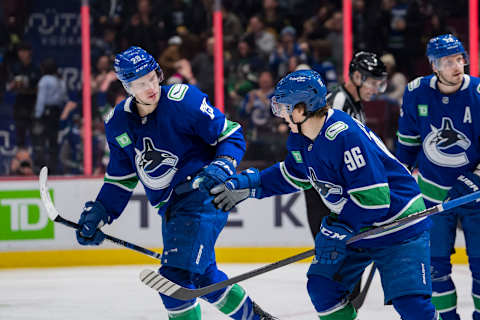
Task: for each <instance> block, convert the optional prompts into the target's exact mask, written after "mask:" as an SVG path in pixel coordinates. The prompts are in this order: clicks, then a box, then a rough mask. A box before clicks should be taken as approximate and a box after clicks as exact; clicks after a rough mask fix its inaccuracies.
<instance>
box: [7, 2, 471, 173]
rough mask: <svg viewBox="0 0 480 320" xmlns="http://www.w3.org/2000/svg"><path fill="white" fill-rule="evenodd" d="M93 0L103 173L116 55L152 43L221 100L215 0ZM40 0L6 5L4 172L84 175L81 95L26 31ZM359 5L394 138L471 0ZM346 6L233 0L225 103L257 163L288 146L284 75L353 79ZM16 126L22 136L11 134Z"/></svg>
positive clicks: (359, 34) (94, 84)
mask: <svg viewBox="0 0 480 320" xmlns="http://www.w3.org/2000/svg"><path fill="white" fill-rule="evenodd" d="M79 2H80V1H79ZM89 2H90V13H91V60H92V81H91V83H90V85H91V89H92V91H91V92H92V115H93V121H92V132H93V166H94V168H93V169H94V174H103V172H104V170H105V164H106V159H108V150H107V149H106V143H105V136H104V128H103V121H102V117H103V115H105V114H106V113H107V112H108V111H109V110H110V109H111V108H112V107H114V106H115V105H116V104H117V103H118V102H120V101H122V100H123V99H125V97H126V92H125V91H124V89H123V87H122V85H121V84H120V82H119V81H118V80H117V78H116V76H115V73H114V72H113V70H112V69H113V68H112V65H113V57H114V55H115V54H116V53H118V52H120V51H122V50H125V49H126V48H128V47H129V46H131V45H137V46H140V47H142V48H144V49H145V50H147V51H148V52H150V53H151V54H152V55H154V56H155V57H157V59H158V62H159V64H160V66H161V67H162V69H163V72H164V73H165V81H164V84H173V83H187V84H192V85H196V86H198V87H199V88H200V89H201V90H202V91H204V92H205V93H207V94H208V95H209V97H210V100H211V101H212V103H213V101H214V78H213V74H214V73H213V47H214V41H215V40H214V37H213V33H212V25H213V23H212V21H213V2H214V1H213V0H171V1H166V0H115V1H114V0H111V1H110V0H90V1H89ZM29 3H30V1H28V0H3V1H2V3H1V4H0V119H5V118H7V117H11V119H12V125H10V126H9V127H7V128H3V127H0V175H3V176H5V175H32V174H36V173H38V171H39V167H40V166H41V165H46V164H47V165H49V168H50V169H51V170H52V171H53V173H54V174H83V143H82V135H81V128H82V116H81V115H82V110H81V102H79V100H78V99H77V100H75V99H72V97H71V96H69V95H68V94H67V92H66V89H65V83H64V79H62V72H61V70H59V69H58V67H57V65H56V62H55V61H54V60H53V59H46V60H45V61H43V62H42V63H40V64H39V65H36V64H35V63H33V62H32V61H33V60H32V56H33V55H35V50H36V48H35V47H33V46H32V45H31V44H29V43H28V42H27V41H25V39H24V37H23V35H24V30H25V26H26V23H27V21H28V19H29ZM367 3H368V5H367ZM352 4H353V30H354V37H353V39H354V43H353V44H354V50H355V51H358V50H368V51H373V52H376V53H379V54H381V55H382V60H383V61H384V63H385V64H386V65H387V68H388V71H389V78H388V88H387V91H386V92H385V93H384V94H382V95H380V96H378V97H376V101H374V102H372V103H371V104H367V106H366V111H367V123H368V124H369V125H370V126H371V127H372V128H373V129H374V130H375V131H376V132H377V133H378V134H379V135H380V136H381V137H382V138H383V139H384V140H385V142H386V143H387V146H388V147H389V148H391V149H393V148H395V140H396V139H395V131H396V121H397V118H398V113H399V106H400V105H401V102H402V95H403V90H404V88H405V85H406V83H407V82H408V81H410V80H412V79H414V78H416V77H417V76H420V75H423V74H426V73H429V72H430V71H429V65H428V62H427V59H426V58H425V47H426V42H427V40H428V39H429V38H430V37H432V36H434V35H439V34H443V33H448V32H450V33H454V34H456V35H457V36H458V37H459V38H460V39H461V40H463V41H464V43H467V42H466V41H465V40H466V39H467V36H468V29H467V23H468V20H467V12H468V10H467V1H466V0H459V1H455V2H452V1H448V0H437V1H432V0H430V1H427V0H368V1H367V0H352ZM341 6H342V1H340V0H337V1H332V0H319V1H311V0H229V1H223V7H222V14H223V33H224V34H223V48H224V72H225V113H226V114H227V116H228V117H229V119H231V120H234V121H237V122H239V123H241V124H242V126H243V128H244V133H245V137H246V139H247V143H248V145H247V153H246V155H245V159H244V160H245V163H246V164H245V166H247V165H249V164H251V162H256V163H255V165H256V166H257V167H258V166H259V167H264V166H267V165H270V164H271V163H273V162H276V161H279V160H282V159H283V157H284V156H285V154H284V152H285V150H284V149H285V148H284V145H285V141H286V137H287V135H288V128H287V126H286V125H285V124H284V123H283V122H282V121H281V119H279V118H275V117H274V116H273V115H272V113H271V111H270V102H269V99H270V97H271V95H272V92H273V88H274V85H275V83H276V81H277V80H278V79H279V78H281V77H282V76H284V75H285V74H287V73H289V72H292V71H294V70H298V69H302V68H303V69H314V70H316V71H318V72H319V73H320V74H321V76H322V78H323V79H324V80H325V82H326V84H327V87H328V88H329V89H332V88H333V87H335V86H336V85H338V84H340V83H342V82H343V79H342V73H343V43H342V7H341ZM79 55H80V52H79ZM79 96H81V94H79ZM9 132H10V134H12V135H13V136H14V139H10V140H8V139H6V138H5V135H6V134H7V133H9ZM2 139H3V140H2ZM12 141H13V142H12ZM46 150H48V152H46Z"/></svg>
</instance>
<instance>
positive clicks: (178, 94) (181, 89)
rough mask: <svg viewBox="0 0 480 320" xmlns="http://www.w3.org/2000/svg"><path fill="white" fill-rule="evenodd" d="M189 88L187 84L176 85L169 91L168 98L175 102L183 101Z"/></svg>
mask: <svg viewBox="0 0 480 320" xmlns="http://www.w3.org/2000/svg"><path fill="white" fill-rule="evenodd" d="M188 88H189V87H188V85H186V84H174V85H172V86H171V87H170V89H169V90H168V93H167V98H168V99H170V100H173V101H182V100H183V98H185V94H186V93H187V90H188Z"/></svg>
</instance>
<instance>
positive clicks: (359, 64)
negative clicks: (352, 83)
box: [349, 51, 387, 80]
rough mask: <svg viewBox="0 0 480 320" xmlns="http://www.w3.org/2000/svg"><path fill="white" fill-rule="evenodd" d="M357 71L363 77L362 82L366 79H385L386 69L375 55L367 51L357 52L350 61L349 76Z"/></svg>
mask: <svg viewBox="0 0 480 320" xmlns="http://www.w3.org/2000/svg"><path fill="white" fill-rule="evenodd" d="M355 71H358V72H360V74H361V75H362V76H363V78H364V79H363V80H365V79H366V78H367V77H370V78H375V79H383V78H386V77H387V68H386V67H385V64H384V63H383V62H382V60H380V57H378V55H377V54H375V53H373V52H367V51H359V52H357V53H356V54H355V55H354V56H353V58H352V60H351V61H350V68H349V74H350V77H351V76H352V74H353V73H354V72H355Z"/></svg>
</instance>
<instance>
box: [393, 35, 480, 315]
mask: <svg viewBox="0 0 480 320" xmlns="http://www.w3.org/2000/svg"><path fill="white" fill-rule="evenodd" d="M427 57H428V60H429V61H430V63H431V66H432V69H433V74H432V75H429V76H426V77H419V78H417V79H415V80H413V81H412V82H410V83H409V84H408V85H407V88H406V90H405V93H404V96H403V106H402V110H401V113H400V119H399V125H398V142H399V143H398V146H397V156H398V159H399V160H400V161H401V162H403V163H404V164H405V165H407V166H410V167H413V166H414V165H417V166H418V184H419V185H420V189H421V191H422V193H423V198H424V199H425V203H426V205H427V206H431V205H436V204H439V203H441V202H442V201H445V200H446V199H453V198H456V197H458V196H461V195H464V194H467V193H469V192H472V191H475V190H478V188H480V177H479V175H480V170H479V169H480V166H479V162H480V153H479V148H480V144H479V137H480V81H479V79H478V78H474V77H471V76H469V75H466V74H464V67H465V66H466V65H467V64H468V56H467V53H466V52H465V49H464V48H463V45H462V43H461V42H460V41H459V40H458V39H457V38H456V37H455V36H453V35H451V34H446V35H441V36H438V37H435V38H432V39H431V40H430V41H429V42H428V45H427ZM458 219H460V221H461V224H462V227H463V231H464V234H465V240H466V246H467V254H468V257H469V262H470V270H471V271H472V276H473V288H472V295H473V300H474V303H475V311H474V313H473V319H475V320H480V246H479V243H480V232H479V228H480V203H479V202H472V203H470V204H468V205H464V206H463V207H460V208H457V209H455V210H454V212H445V213H442V214H439V215H435V216H434V217H433V227H432V230H431V255H432V260H431V264H432V288H433V298H432V301H433V303H434V304H435V306H436V307H437V310H439V312H440V313H441V315H442V318H443V319H444V320H451V319H460V318H459V316H458V314H457V313H456V306H457V294H456V291H455V285H454V283H453V281H452V279H451V277H450V274H451V270H452V265H451V263H450V255H451V254H452V253H453V252H454V243H455V236H456V227H457V220H458Z"/></svg>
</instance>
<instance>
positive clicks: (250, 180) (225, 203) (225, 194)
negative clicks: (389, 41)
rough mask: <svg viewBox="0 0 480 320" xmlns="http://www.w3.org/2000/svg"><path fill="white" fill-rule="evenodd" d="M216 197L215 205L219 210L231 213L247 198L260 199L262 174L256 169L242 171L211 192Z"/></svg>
mask: <svg viewBox="0 0 480 320" xmlns="http://www.w3.org/2000/svg"><path fill="white" fill-rule="evenodd" d="M210 194H211V195H213V196H214V199H213V203H214V204H215V206H216V207H217V209H221V210H223V211H225V212H226V211H230V210H231V209H232V208H233V207H234V206H236V205H237V204H238V203H240V202H242V201H243V200H245V199H247V198H258V199H259V198H260V197H261V194H262V189H261V187H260V172H258V169H256V168H250V169H247V170H245V171H242V172H241V173H240V174H236V175H233V176H231V177H230V178H229V179H228V180H227V181H225V183H224V184H220V185H217V186H215V187H214V188H212V189H211V190H210Z"/></svg>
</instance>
